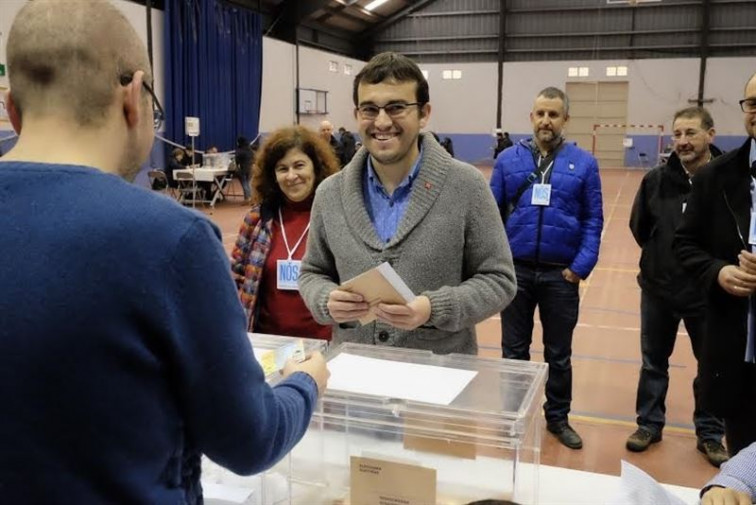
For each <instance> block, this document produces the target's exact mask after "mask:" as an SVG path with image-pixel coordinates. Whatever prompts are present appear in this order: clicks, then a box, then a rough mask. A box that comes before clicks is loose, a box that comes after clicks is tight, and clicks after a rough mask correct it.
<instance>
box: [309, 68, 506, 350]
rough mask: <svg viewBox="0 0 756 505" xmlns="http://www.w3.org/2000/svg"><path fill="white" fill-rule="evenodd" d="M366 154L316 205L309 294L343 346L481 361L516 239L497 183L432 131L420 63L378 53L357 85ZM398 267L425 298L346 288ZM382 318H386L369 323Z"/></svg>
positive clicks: (326, 185)
mask: <svg viewBox="0 0 756 505" xmlns="http://www.w3.org/2000/svg"><path fill="white" fill-rule="evenodd" d="M353 98H354V104H355V117H356V119H357V122H358V129H359V132H360V136H361V137H362V141H363V144H364V147H363V148H362V149H360V151H359V152H358V153H357V154H356V155H355V156H354V158H353V159H352V161H351V163H349V164H348V165H347V166H346V167H344V169H343V170H342V171H341V172H339V173H338V174H336V175H334V176H332V177H330V178H329V179H327V180H326V181H324V182H323V183H322V184H321V185H320V186H319V187H318V190H317V193H316V195H315V202H314V203H313V207H312V218H311V224H310V232H309V237H308V241H307V253H306V254H305V257H304V260H303V262H302V268H301V274H300V278H299V288H300V291H301V294H302V297H303V298H304V300H305V303H306V304H307V307H308V308H309V309H310V311H311V312H312V314H313V316H314V317H315V319H316V320H317V321H318V322H320V323H324V324H334V323H335V324H334V335H333V342H334V343H340V342H344V341H347V342H359V343H367V344H376V345H386V346H396V347H411V348H416V349H429V350H432V351H434V352H437V353H441V354H446V353H451V352H459V353H467V354H475V353H477V342H476V338H475V324H476V323H478V322H480V321H482V320H484V319H486V318H487V317H489V316H491V315H493V314H496V313H497V312H499V311H500V310H502V308H503V307H505V306H506V305H507V304H509V302H510V301H511V300H512V298H513V297H514V294H515V291H516V280H515V275H514V267H513V265H512V255H511V253H510V251H509V243H508V242H507V237H506V234H505V233H504V231H503V227H502V226H501V219H500V218H499V212H498V209H497V207H496V203H495V202H494V199H493V196H492V195H491V191H490V190H489V189H488V185H487V183H486V180H485V178H484V177H483V176H482V175H481V173H480V172H479V171H478V170H477V169H476V168H475V167H472V166H470V165H467V164H465V163H461V162H459V161H456V160H454V159H452V158H451V157H450V156H449V155H448V154H447V153H446V151H445V150H444V149H443V148H442V147H441V146H439V144H438V143H437V142H436V141H435V140H434V139H433V136H432V135H430V134H421V133H420V130H421V129H422V128H423V127H425V125H426V123H427V122H428V119H429V118H430V111H431V106H430V104H429V103H428V102H429V93H428V82H427V81H426V80H425V78H424V77H423V74H422V72H421V71H420V69H419V68H418V67H417V65H416V64H415V63H413V62H412V61H411V60H409V59H408V58H406V57H405V56H402V55H400V54H396V53H382V54H379V55H377V56H375V57H374V58H373V59H372V60H370V62H368V64H367V65H366V66H365V67H364V68H363V69H362V71H361V72H360V73H359V74H357V76H356V77H355V80H354V96H353ZM384 261H388V262H389V263H390V264H391V265H392V266H393V267H394V269H395V270H396V272H397V273H398V274H399V276H400V277H402V279H404V281H405V282H406V283H407V285H408V286H409V288H410V289H411V290H412V291H413V292H414V293H415V294H416V295H418V296H417V297H416V298H415V300H414V301H412V302H410V303H408V304H406V305H394V304H385V303H381V304H378V305H377V306H376V307H374V308H372V309H370V308H369V307H368V304H367V303H366V302H365V301H364V300H363V298H362V297H361V296H360V295H358V294H355V293H349V292H347V291H344V290H341V289H339V284H341V283H342V282H344V281H346V280H349V279H351V278H352V277H355V276H357V275H359V274H361V273H363V272H365V271H367V270H369V269H371V268H373V267H375V266H377V265H379V264H380V263H382V262H384ZM370 310H372V311H373V312H374V314H375V315H376V316H377V320H376V321H375V322H372V323H369V324H367V325H364V326H361V325H360V323H359V322H358V320H359V319H360V318H361V317H363V316H365V315H367V314H368V312H369V311H370Z"/></svg>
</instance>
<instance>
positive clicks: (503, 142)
mask: <svg viewBox="0 0 756 505" xmlns="http://www.w3.org/2000/svg"><path fill="white" fill-rule="evenodd" d="M513 145H514V144H513V143H512V139H511V138H509V132H504V134H503V135H502V133H501V130H497V131H496V145H495V146H494V155H493V158H494V159H496V158H498V157H499V153H501V152H502V151H503V150H504V149H506V148H507V147H512V146H513Z"/></svg>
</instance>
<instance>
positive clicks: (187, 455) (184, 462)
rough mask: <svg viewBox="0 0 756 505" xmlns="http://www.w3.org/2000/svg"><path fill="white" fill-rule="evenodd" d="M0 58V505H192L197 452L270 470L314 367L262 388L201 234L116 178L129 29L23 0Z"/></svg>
mask: <svg viewBox="0 0 756 505" xmlns="http://www.w3.org/2000/svg"><path fill="white" fill-rule="evenodd" d="M7 55H8V66H9V78H10V85H11V91H10V93H9V95H8V97H7V101H6V104H7V108H8V113H9V117H10V120H11V123H12V125H13V127H14V129H15V130H16V131H17V132H18V133H19V139H18V142H17V144H16V146H15V147H14V148H13V149H12V150H11V151H10V152H9V153H8V154H7V155H6V156H5V157H3V158H2V160H0V237H2V242H3V246H2V248H1V249H0V250H1V251H2V252H0V286H2V288H1V289H0V320H1V321H2V324H0V405H2V409H3V411H2V414H0V447H1V448H2V449H1V450H0V502H2V503H14V504H15V503H19V504H20V503H24V504H37V503H39V504H56V503H66V504H69V503H75V504H94V503H134V504H136V503H144V504H196V503H201V502H202V490H201V487H200V480H199V477H200V476H199V473H200V465H199V463H200V457H201V455H202V454H203V453H204V454H206V455H207V456H208V457H209V458H211V459H213V460H215V461H216V462H218V463H219V464H221V465H224V466H226V467H228V468H229V469H231V470H233V471H235V472H237V473H241V474H252V473H256V472H260V471H262V470H265V469H266V468H268V467H270V466H272V465H273V464H274V463H275V462H276V461H278V460H279V459H280V458H282V457H283V456H284V455H285V454H286V453H287V452H288V451H289V450H290V449H291V448H292V447H293V446H294V444H296V442H297V441H298V440H299V439H300V438H301V436H302V435H303V434H304V432H305V430H306V429H307V426H308V423H309V420H310V416H311V413H312V411H313V408H314V407H315V404H316V401H317V397H318V392H319V390H321V391H322V389H323V388H324V387H325V385H326V381H327V376H328V372H327V369H326V368H325V363H324V361H323V358H322V356H320V355H314V356H313V357H312V358H311V359H310V360H308V361H306V362H304V363H302V364H299V365H294V364H293V363H289V364H288V365H287V368H286V370H285V374H284V375H285V376H286V378H285V379H284V380H282V381H281V382H280V384H279V385H278V386H276V387H275V388H271V387H270V386H268V385H267V384H266V383H265V380H264V376H263V372H262V370H261V368H260V366H259V365H258V364H257V363H256V362H255V360H254V359H253V354H252V349H251V347H250V344H249V341H248V339H247V338H246V333H245V328H246V320H245V317H244V312H243V310H242V308H241V306H240V304H239V301H238V298H237V294H236V290H235V287H234V283H233V281H232V280H231V277H230V275H229V265H228V261H227V258H226V255H225V252H224V250H223V248H222V244H221V241H220V234H219V231H218V229H217V228H215V227H214V226H213V225H212V224H211V223H210V222H209V221H208V220H207V219H205V218H204V217H203V216H201V215H199V214H196V213H193V212H191V211H189V210H185V209H183V208H181V207H180V206H179V205H177V204H175V202H172V201H170V200H169V199H167V198H165V197H162V196H160V195H156V194H153V193H151V192H149V191H146V190H144V189H142V188H138V187H136V186H133V185H131V184H129V183H128V182H127V181H126V180H130V179H133V177H134V175H135V174H136V172H137V171H138V168H139V165H140V163H141V162H142V161H143V160H144V159H145V158H146V156H147V154H148V152H149V150H150V147H151V145H152V141H153V135H154V134H153V127H154V126H155V125H156V121H155V120H157V119H159V114H156V113H154V110H153V109H159V105H157V102H156V98H155V96H154V93H153V92H152V77H151V75H150V71H149V69H150V66H149V62H148V60H147V56H146V51H145V50H144V47H143V45H142V43H141V42H140V41H139V38H138V36H137V35H136V33H135V32H134V29H133V28H132V27H131V25H130V24H129V23H128V21H127V20H126V19H125V18H124V17H123V16H122V15H121V14H120V13H119V12H118V11H117V10H116V9H115V8H114V7H113V6H111V5H110V4H109V3H107V2H106V1H104V0H67V1H66V2H61V1H58V0H36V1H34V2H30V3H28V4H27V5H26V6H25V7H24V8H23V9H21V11H20V12H19V13H18V15H17V17H16V19H15V20H14V22H13V26H12V27H11V31H10V35H9V38H8V44H7ZM124 179H126V180H124Z"/></svg>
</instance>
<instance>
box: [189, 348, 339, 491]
mask: <svg viewBox="0 0 756 505" xmlns="http://www.w3.org/2000/svg"><path fill="white" fill-rule="evenodd" d="M247 336H248V337H249V341H250V343H251V344H252V350H253V351H254V359H256V360H257V361H258V362H259V363H260V364H261V365H262V367H263V371H264V372H265V380H266V381H267V382H268V383H269V384H271V385H275V384H276V383H277V382H279V381H280V380H281V374H280V373H279V371H280V370H281V368H282V367H283V365H284V364H285V363H286V360H288V359H289V358H294V359H295V360H301V359H304V357H305V356H306V355H307V354H309V353H311V352H314V351H320V352H322V353H325V351H326V348H327V347H328V342H327V341H325V340H318V339H309V338H298V337H284V336H279V335H265V334H262V333H248V334H247ZM250 358H252V356H250ZM250 429H254V427H253V426H252V427H250ZM288 458H289V456H286V457H285V458H284V459H283V460H282V461H281V462H280V463H279V466H282V467H285V468H287V467H288V466H289V462H288ZM289 485H290V483H289V476H288V473H282V472H281V471H275V472H273V473H271V474H270V475H266V474H262V475H252V476H247V477H243V476H240V475H236V474H234V473H233V472H231V471H230V470H227V469H225V468H223V467H221V466H220V465H217V464H215V463H214V462H212V461H210V460H209V459H208V458H206V457H203V458H202V487H203V491H204V495H205V504H206V505H232V504H243V505H272V504H274V503H286V502H287V501H288V500H289V497H290V496H291V492H290V490H289Z"/></svg>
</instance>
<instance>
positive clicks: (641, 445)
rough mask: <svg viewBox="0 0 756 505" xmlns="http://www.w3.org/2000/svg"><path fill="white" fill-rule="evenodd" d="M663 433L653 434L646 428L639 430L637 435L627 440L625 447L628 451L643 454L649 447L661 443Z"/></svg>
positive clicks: (636, 431) (636, 432)
mask: <svg viewBox="0 0 756 505" xmlns="http://www.w3.org/2000/svg"><path fill="white" fill-rule="evenodd" d="M661 439H662V435H661V432H656V433H654V432H652V431H650V430H647V429H646V428H638V429H637V430H635V433H633V434H632V435H630V436H629V437H628V438H627V442H626V443H625V447H627V450H628V451H633V452H643V451H645V450H646V449H648V446H650V445H651V444H655V443H657V442H661Z"/></svg>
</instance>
